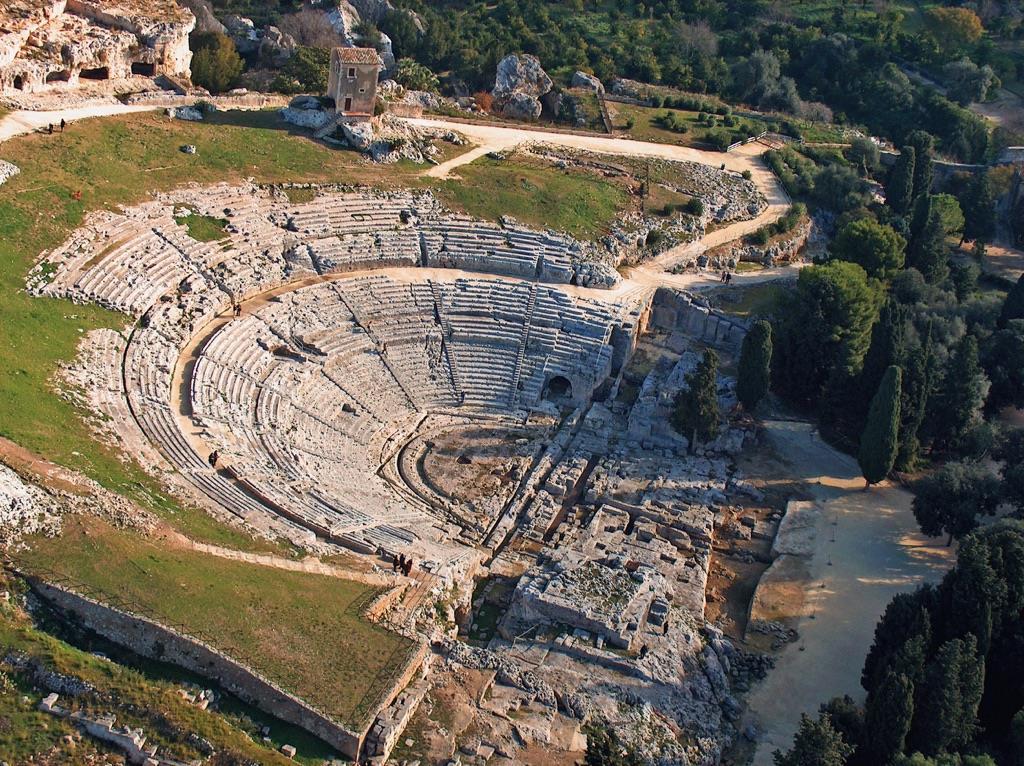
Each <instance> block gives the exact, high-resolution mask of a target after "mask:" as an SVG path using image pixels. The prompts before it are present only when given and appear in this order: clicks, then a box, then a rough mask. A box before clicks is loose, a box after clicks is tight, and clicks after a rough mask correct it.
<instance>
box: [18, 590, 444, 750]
mask: <svg viewBox="0 0 1024 766" xmlns="http://www.w3.org/2000/svg"><path fill="white" fill-rule="evenodd" d="M27 579H28V581H29V584H30V585H31V587H32V590H33V591H34V592H35V593H36V594H38V595H39V596H40V597H41V598H43V599H44V600H46V601H47V602H49V603H50V604H52V605H53V606H55V607H57V608H58V609H60V610H62V611H65V612H69V613H71V614H73V615H74V616H75V617H76V618H77V619H78V621H79V623H80V624H82V625H84V626H85V627H87V628H88V629H90V630H92V631H94V632H96V633H98V634H99V635H101V636H103V637H104V638H107V639H109V640H111V641H113V642H115V643H117V644H119V645H121V646H124V647H127V648H128V649H131V650H132V651H133V652H135V653H136V654H139V655H141V656H143V657H148V658H151V659H158V660H161V661H163V662H170V663H172V664H174V665H177V666H179V667H182V668H185V669H187V670H191V671H192V672H194V673H198V674H199V675H201V676H203V677H205V678H209V679H211V680H214V681H216V682H217V683H218V684H219V685H220V686H221V687H223V688H224V689H226V690H227V691H229V692H231V693H232V694H234V695H235V696H237V697H238V698H239V699H242V700H244V701H245V702H248V703H250V704H252V705H255V706H256V707H258V708H259V709H260V710H263V711H265V712H267V713H269V714H271V715H273V716H275V717H277V718H280V719H281V720H282V721H286V722H288V723H291V724H294V725H296V726H300V727H301V728H303V729H305V730H306V731H308V732H309V733H311V734H313V735H314V736H316V737H319V738H320V739H322V740H323V741H324V742H326V743H328V744H329V745H331V747H334V748H335V749H337V750H338V752H340V753H341V754H343V755H344V756H346V757H347V758H352V759H355V758H356V757H358V755H359V751H360V749H361V747H362V743H363V739H364V737H365V735H366V731H365V730H364V731H361V732H359V733H356V732H353V731H350V730H349V729H348V728H346V727H345V726H343V725H342V724H340V723H338V722H337V721H334V720H333V719H331V718H330V717H329V716H327V715H326V714H324V713H321V712H319V711H317V710H315V709H314V708H313V707H311V706H310V705H308V704H307V703H305V702H303V701H302V700H300V699H299V698H298V697H295V696H293V695H291V694H289V693H288V692H286V691H284V690H283V689H281V688H279V687H277V686H276V685H275V684H274V683H273V682H271V681H269V680H267V679H266V678H264V677H262V676H261V675H260V674H258V673H257V672H256V671H254V670H251V669H249V668H247V667H246V666H244V665H242V664H241V663H239V662H237V661H235V660H233V659H231V658H230V657H228V656H226V655H224V654H222V653H221V652H219V651H218V650H217V649H215V648H213V647H212V646H209V645H208V644H205V643H203V642H202V641H199V640H198V639H195V638H192V637H191V636H186V635H184V634H182V633H179V632H177V631H175V630H173V629H172V628H168V627H165V626H163V625H160V624H158V623H156V622H154V621H152V620H149V619H146V618H144V617H140V616H138V615H134V614H130V613H128V612H122V611H120V610H118V609H114V608H112V607H109V606H106V605H104V604H101V603H99V602H98V601H94V600H93V599H90V598H88V597H86V596H82V595H80V594H78V593H75V592H73V591H71V590H68V589H66V588H62V587H58V586H55V585H51V584H48V583H44V582H42V581H41V580H38V579H36V578H33V577H29V578H27ZM423 654H424V652H423V649H422V648H421V650H420V652H419V654H418V655H417V656H416V657H415V658H414V659H415V660H416V661H414V662H412V663H410V665H409V668H407V670H406V672H405V673H404V674H403V678H402V679H401V681H402V685H401V686H399V685H398V684H395V687H394V688H395V689H398V690H400V689H401V688H403V687H404V684H405V683H407V682H408V679H409V678H411V676H412V674H413V673H414V672H415V671H416V669H417V668H418V667H419V664H420V662H422V658H423ZM397 693H398V691H395V692H393V693H392V694H390V695H388V696H389V699H388V700H387V701H386V703H385V704H390V702H391V700H392V699H393V698H394V697H395V696H397ZM371 720H373V717H372V716H371Z"/></svg>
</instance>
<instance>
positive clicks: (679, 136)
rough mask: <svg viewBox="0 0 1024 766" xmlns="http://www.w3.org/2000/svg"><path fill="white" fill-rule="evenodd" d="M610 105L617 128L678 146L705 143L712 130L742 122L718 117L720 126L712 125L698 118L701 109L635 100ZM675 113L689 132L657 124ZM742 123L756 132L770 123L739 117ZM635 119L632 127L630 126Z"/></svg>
mask: <svg viewBox="0 0 1024 766" xmlns="http://www.w3.org/2000/svg"><path fill="white" fill-rule="evenodd" d="M608 109H609V111H610V112H611V114H612V122H613V124H614V125H615V129H616V130H619V131H623V132H625V133H627V134H629V136H630V138H634V139H637V140H638V141H652V142H654V143H659V144H674V145H676V146H696V147H705V146H706V145H707V136H708V133H709V132H721V131H727V132H730V133H731V132H733V131H735V130H737V129H738V127H739V125H737V126H736V127H733V128H728V127H724V126H723V125H722V118H721V117H716V118H715V121H716V123H717V127H714V128H712V127H709V126H707V125H703V124H701V123H700V122H699V121H698V117H699V116H700V113H699V112H688V111H685V110H682V109H655V108H653V107H647V106H634V105H633V104H619V103H615V102H608ZM669 112H671V113H673V114H674V115H675V116H676V119H677V120H678V121H679V122H681V123H683V124H685V125H686V127H687V132H686V133H677V132H676V131H674V130H669V129H667V128H665V127H662V126H661V125H659V124H658V121H659V119H660V118H661V117H663V116H664V115H665V114H667V113H669ZM737 119H738V120H739V123H741V124H743V125H747V126H750V129H751V130H752V131H753V132H754V133H760V132H761V131H762V130H765V129H766V128H767V125H768V123H767V122H766V121H763V120H757V119H753V118H747V117H744V118H737ZM629 121H632V124H633V127H632V128H630V127H628V123H629Z"/></svg>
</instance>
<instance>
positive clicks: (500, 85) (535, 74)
mask: <svg viewBox="0 0 1024 766" xmlns="http://www.w3.org/2000/svg"><path fill="white" fill-rule="evenodd" d="M552 85H553V83H552V82H551V78H550V77H548V73H547V72H545V71H544V68H543V67H542V66H541V64H540V59H538V58H537V57H536V56H533V55H530V54H522V55H517V54H515V53H513V54H510V55H508V56H506V57H505V58H503V59H502V60H501V61H500V62H498V71H497V74H496V76H495V78H494V89H493V90H492V91H491V94H492V95H493V96H494V98H495V101H496V102H497V103H496V107H495V108H496V110H497V111H498V112H499V113H500V114H504V115H505V116H506V117H511V118H513V119H518V120H536V119H537V118H538V117H540V113H541V111H542V106H541V102H540V99H541V97H542V96H544V95H545V94H546V93H548V92H549V91H550V90H551V87H552Z"/></svg>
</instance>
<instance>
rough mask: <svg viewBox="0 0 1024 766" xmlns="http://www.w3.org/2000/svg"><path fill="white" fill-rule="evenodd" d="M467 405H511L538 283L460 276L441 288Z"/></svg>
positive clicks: (448, 339)
mask: <svg viewBox="0 0 1024 766" xmlns="http://www.w3.org/2000/svg"><path fill="white" fill-rule="evenodd" d="M438 294H439V297H440V302H441V305H440V307H439V309H440V311H441V312H442V314H443V316H444V326H445V330H446V343H447V345H448V348H449V350H450V352H451V355H452V357H453V358H454V360H455V364H456V367H457V368H458V371H459V385H460V387H461V391H462V393H463V401H464V403H465V404H471V405H475V406H481V407H490V408H499V409H505V408H507V407H508V406H509V404H510V401H511V398H512V392H513V385H514V379H515V373H516V368H517V366H518V364H519V359H520V348H521V346H522V345H523V343H524V342H525V339H526V335H527V331H526V328H527V327H528V326H529V319H530V317H529V307H530V297H531V294H532V286H531V285H530V284H527V283H522V282H521V283H512V284H510V283H500V282H482V281H469V280H463V279H460V280H457V281H456V282H455V283H454V284H442V285H440V287H439V291H438Z"/></svg>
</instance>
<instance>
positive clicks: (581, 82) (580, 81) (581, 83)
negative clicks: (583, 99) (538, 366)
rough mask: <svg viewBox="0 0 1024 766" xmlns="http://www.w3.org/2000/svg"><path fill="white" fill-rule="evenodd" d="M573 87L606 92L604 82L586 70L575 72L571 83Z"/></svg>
mask: <svg viewBox="0 0 1024 766" xmlns="http://www.w3.org/2000/svg"><path fill="white" fill-rule="evenodd" d="M570 84H571V86H572V87H573V88H586V89H587V90H592V91H594V93H604V83H602V82H601V81H600V80H599V79H597V78H596V77H594V75H592V74H587V73H586V72H575V73H574V74H573V76H572V82H571V83H570Z"/></svg>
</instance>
